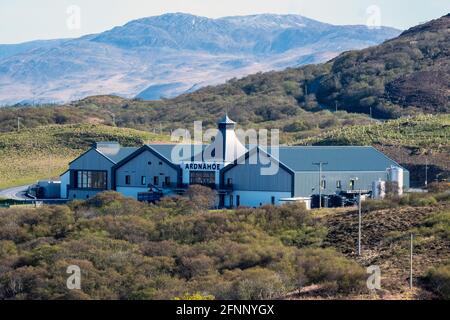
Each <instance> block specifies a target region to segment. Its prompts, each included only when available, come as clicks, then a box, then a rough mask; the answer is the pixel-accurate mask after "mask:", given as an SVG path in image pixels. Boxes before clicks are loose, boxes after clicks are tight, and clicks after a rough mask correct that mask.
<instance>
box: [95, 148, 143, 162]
mask: <svg viewBox="0 0 450 320" xmlns="http://www.w3.org/2000/svg"><path fill="white" fill-rule="evenodd" d="M137 149H138V148H137V147H120V148H117V149H115V150H113V149H102V148H97V151H98V152H100V153H101V154H103V155H104V156H105V157H107V158H108V159H110V160H111V161H112V162H114V163H118V162H119V161H121V160H123V159H125V158H126V157H128V156H129V155H130V154H132V153H133V152H135V151H136V150H137Z"/></svg>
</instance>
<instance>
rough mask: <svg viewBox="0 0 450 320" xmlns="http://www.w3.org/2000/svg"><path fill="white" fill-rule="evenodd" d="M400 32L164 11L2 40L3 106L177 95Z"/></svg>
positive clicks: (320, 58) (285, 18) (289, 18)
mask: <svg viewBox="0 0 450 320" xmlns="http://www.w3.org/2000/svg"><path fill="white" fill-rule="evenodd" d="M399 33H400V31H399V30H396V29H392V28H385V27H382V28H379V29H369V28H367V27H366V26H334V25H330V24H326V23H322V22H318V21H315V20H311V19H308V18H305V17H302V16H299V15H276V14H263V15H253V16H243V17H225V18H220V19H209V18H205V17H199V16H194V15H190V14H183V13H173V14H164V15H161V16H154V17H148V18H142V19H138V20H133V21H130V22H128V23H127V24H125V25H123V26H118V27H115V28H113V29H111V30H108V31H105V32H102V33H99V34H92V35H87V36H83V37H81V38H77V39H67V40H58V39H56V40H53V41H41V42H36V41H35V42H30V43H24V44H18V45H0V105H4V104H14V103H18V102H30V103H47V102H59V103H61V102H68V101H73V100H76V99H80V98H84V97H87V96H91V95H97V94H115V95H120V96H124V97H128V98H133V97H135V96H139V97H141V98H145V99H160V97H174V96H177V95H179V94H181V93H185V92H191V91H193V90H195V89H198V88H201V87H204V86H206V85H211V84H219V83H224V82H225V81H226V80H228V79H231V78H233V77H242V76H245V75H248V74H252V73H256V72H258V71H269V70H281V69H284V68H286V67H289V66H300V65H304V64H308V63H318V62H325V61H327V60H329V59H331V58H333V57H335V56H336V55H338V54H339V53H341V52H344V51H346V50H351V49H361V48H366V47H368V46H371V45H375V44H379V43H381V42H382V41H384V40H386V39H390V38H392V37H395V36H397V35H398V34H399Z"/></svg>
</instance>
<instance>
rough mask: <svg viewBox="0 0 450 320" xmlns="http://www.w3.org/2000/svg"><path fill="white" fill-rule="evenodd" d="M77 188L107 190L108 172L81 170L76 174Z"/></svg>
mask: <svg viewBox="0 0 450 320" xmlns="http://www.w3.org/2000/svg"><path fill="white" fill-rule="evenodd" d="M74 178H75V188H77V189H102V190H103V189H106V187H107V185H106V171H89V170H80V171H76V172H75V177H74Z"/></svg>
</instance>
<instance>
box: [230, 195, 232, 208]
mask: <svg viewBox="0 0 450 320" xmlns="http://www.w3.org/2000/svg"><path fill="white" fill-rule="evenodd" d="M230 208H233V195H230Z"/></svg>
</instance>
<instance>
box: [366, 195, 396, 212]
mask: <svg viewBox="0 0 450 320" xmlns="http://www.w3.org/2000/svg"><path fill="white" fill-rule="evenodd" d="M398 205H399V203H398V199H397V198H386V199H383V200H374V199H367V200H365V201H362V202H361V210H362V211H363V212H370V211H377V210H384V209H393V208H396V207H398Z"/></svg>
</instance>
